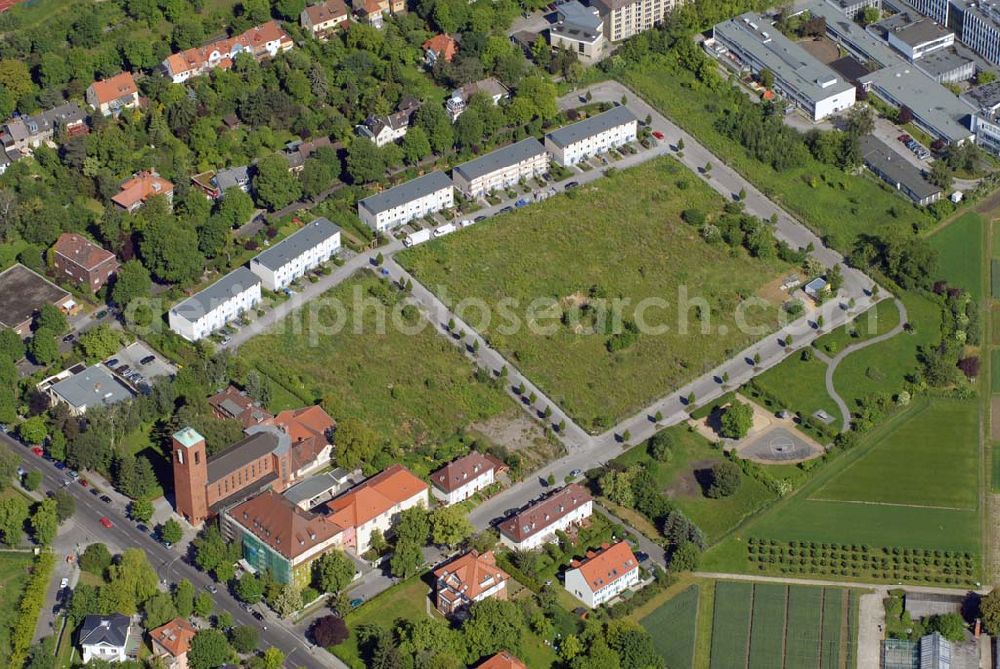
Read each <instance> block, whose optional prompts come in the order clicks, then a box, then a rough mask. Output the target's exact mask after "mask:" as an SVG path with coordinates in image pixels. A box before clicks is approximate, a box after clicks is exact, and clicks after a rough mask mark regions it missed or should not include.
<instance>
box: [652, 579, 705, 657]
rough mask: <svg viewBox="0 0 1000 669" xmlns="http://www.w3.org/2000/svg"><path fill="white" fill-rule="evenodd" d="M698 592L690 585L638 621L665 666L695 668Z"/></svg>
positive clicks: (696, 588) (695, 586)
mask: <svg viewBox="0 0 1000 669" xmlns="http://www.w3.org/2000/svg"><path fill="white" fill-rule="evenodd" d="M698 593H699V590H698V586H697V585H692V586H691V587H690V588H688V589H687V590H685V591H684V592H682V593H680V594H679V595H677V596H676V597H674V598H673V599H671V600H669V601H667V602H665V603H664V604H662V605H661V606H660V607H659V608H658V609H656V610H655V611H653V612H652V613H650V614H649V615H648V616H646V617H645V618H643V619H642V620H641V621H640V624H641V625H642V626H643V627H645V628H646V630H647V631H648V632H649V633H650V635H651V636H652V637H653V645H654V646H655V647H656V651H657V652H658V653H659V654H660V656H661V657H662V658H663V659H664V661H666V663H667V666H668V667H693V666H694V642H695V634H696V630H697V622H698Z"/></svg>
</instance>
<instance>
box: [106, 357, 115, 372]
mask: <svg viewBox="0 0 1000 669" xmlns="http://www.w3.org/2000/svg"><path fill="white" fill-rule="evenodd" d="M104 364H105V365H106V366H108V367H110V368H111V369H114V368H115V367H116V366H117V365H118V358H111V359H110V360H108V361H107V362H105V363H104Z"/></svg>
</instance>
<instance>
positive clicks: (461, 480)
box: [431, 451, 499, 506]
mask: <svg viewBox="0 0 1000 669" xmlns="http://www.w3.org/2000/svg"><path fill="white" fill-rule="evenodd" d="M498 464H499V463H498V462H497V461H496V460H495V459H494V458H491V457H490V456H488V455H483V454H482V453H480V452H479V451H472V452H470V453H469V454H468V455H465V456H462V457H461V458H459V459H457V460H453V461H452V462H449V463H448V464H446V465H445V466H444V467H442V468H441V469H439V470H437V471H436V472H434V473H433V474H431V494H433V495H434V497H435V498H437V499H438V500H440V501H441V502H443V503H444V504H445V505H446V506H450V505H452V504H458V503H459V502H461V501H464V500H467V499H469V498H470V497H472V496H473V495H475V494H476V493H477V492H479V491H480V490H482V489H483V488H486V487H488V486H491V485H493V484H494V483H495V482H496V472H497V466H498Z"/></svg>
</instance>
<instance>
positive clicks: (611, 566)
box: [565, 541, 639, 609]
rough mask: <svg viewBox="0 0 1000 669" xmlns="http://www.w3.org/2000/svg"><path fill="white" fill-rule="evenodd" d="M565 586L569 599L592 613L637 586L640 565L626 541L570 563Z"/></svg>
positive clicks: (604, 546) (589, 553)
mask: <svg viewBox="0 0 1000 669" xmlns="http://www.w3.org/2000/svg"><path fill="white" fill-rule="evenodd" d="M565 583H566V589H567V590H568V591H569V593H570V594H571V595H573V596H574V597H576V598H577V599H579V600H580V601H581V602H583V603H584V604H586V605H587V606H589V607H590V608H592V609H593V608H596V607H598V606H600V605H601V604H604V603H605V602H607V601H610V600H612V599H614V598H615V597H617V596H618V595H620V594H622V593H623V592H625V591H626V590H629V589H630V588H634V587H636V586H637V585H638V584H639V561H638V560H636V558H635V555H634V554H633V553H632V549H631V548H630V547H629V545H628V542H627V541H619V542H618V543H616V544H610V545H609V544H604V545H603V546H601V548H600V549H599V550H597V551H587V556H586V557H585V558H584V559H583V560H573V561H572V562H571V563H570V568H569V569H567V570H566V581H565Z"/></svg>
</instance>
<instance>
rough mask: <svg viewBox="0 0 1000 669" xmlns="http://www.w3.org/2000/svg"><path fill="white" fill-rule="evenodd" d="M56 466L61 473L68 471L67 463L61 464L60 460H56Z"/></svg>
mask: <svg viewBox="0 0 1000 669" xmlns="http://www.w3.org/2000/svg"><path fill="white" fill-rule="evenodd" d="M55 465H56V469H58V470H59V471H62V470H64V469H66V463H65V462H59V461H58V460H56V462H55Z"/></svg>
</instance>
